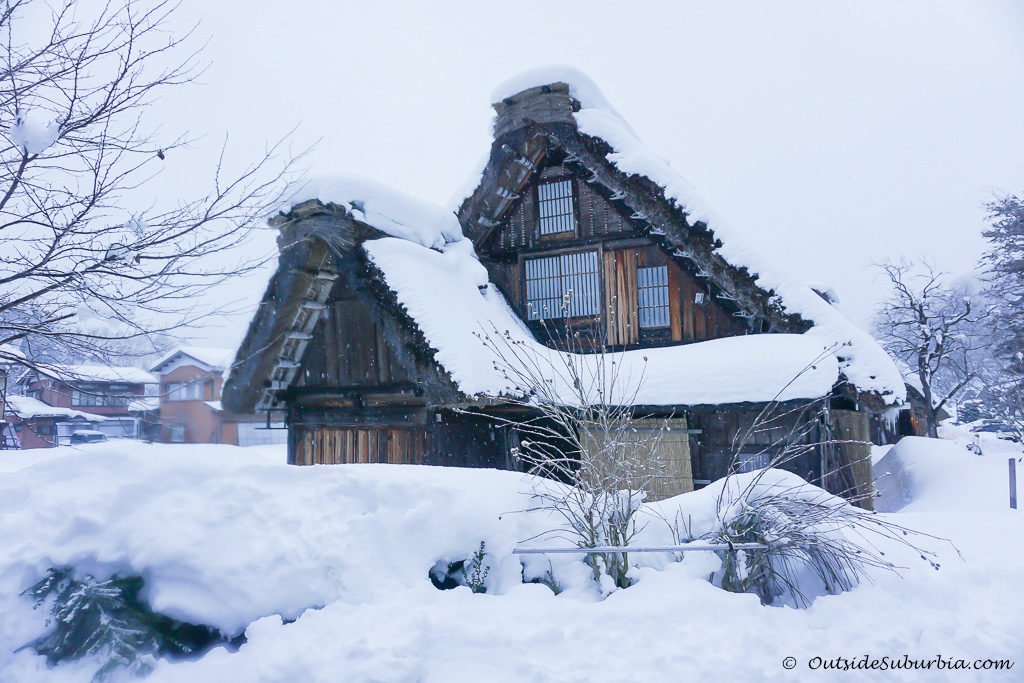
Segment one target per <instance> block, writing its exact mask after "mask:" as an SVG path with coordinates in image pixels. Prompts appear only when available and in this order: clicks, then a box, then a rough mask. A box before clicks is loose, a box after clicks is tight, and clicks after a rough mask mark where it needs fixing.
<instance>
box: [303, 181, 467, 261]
mask: <svg viewBox="0 0 1024 683" xmlns="http://www.w3.org/2000/svg"><path fill="white" fill-rule="evenodd" d="M310 199H319V200H320V201H321V202H324V203H328V202H333V203H335V204H338V205H340V206H344V207H345V208H346V209H347V210H348V211H349V213H351V214H352V215H353V216H354V217H355V218H356V219H358V220H360V221H362V222H364V223H366V224H367V225H370V226H372V227H374V228H377V229H378V230H380V231H381V232H384V233H386V234H388V235H391V236H393V237H400V238H402V239H404V240H409V241H410V242H416V243H417V244H422V245H423V246H425V247H435V248H437V247H441V246H443V245H444V244H445V243H446V242H457V241H459V240H461V239H462V226H461V225H459V219H458V218H457V217H456V215H455V213H454V212H452V211H446V210H445V209H444V208H442V207H440V206H438V205H436V204H432V203H430V202H425V201H423V200H421V199H417V198H415V197H411V196H409V195H407V194H404V193H402V192H399V191H398V190H394V189H392V188H390V187H388V186H387V185H383V184H381V183H379V182H377V181H376V180H371V179H370V178H367V177H365V176H360V175H340V176H329V177H320V178H314V179H312V180H310V181H309V182H307V183H306V184H305V185H303V187H302V188H301V189H300V190H299V191H298V192H296V193H295V195H293V196H292V198H291V199H290V200H289V202H288V203H287V206H286V207H284V208H283V210H284V211H287V210H288V209H290V208H291V207H293V206H295V205H296V204H301V203H302V202H305V201H309V200H310Z"/></svg>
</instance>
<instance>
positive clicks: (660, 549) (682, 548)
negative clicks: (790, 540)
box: [512, 543, 769, 555]
mask: <svg viewBox="0 0 1024 683" xmlns="http://www.w3.org/2000/svg"><path fill="white" fill-rule="evenodd" d="M768 547H769V546H768V545H766V544H764V543H733V544H732V545H728V544H725V543H690V544H687V545H666V546H651V547H643V546H637V547H635V548H634V547H633V546H628V545H613V546H598V547H596V548H516V549H515V550H513V551H512V554H513V555H548V554H550V555H557V554H568V553H583V554H586V555H591V554H596V553H681V552H686V551H687V550H767V549H768Z"/></svg>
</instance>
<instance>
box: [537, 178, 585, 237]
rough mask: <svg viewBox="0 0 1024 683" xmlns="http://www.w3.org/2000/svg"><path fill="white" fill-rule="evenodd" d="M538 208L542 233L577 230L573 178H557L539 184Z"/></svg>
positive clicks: (554, 233) (549, 233)
mask: <svg viewBox="0 0 1024 683" xmlns="http://www.w3.org/2000/svg"><path fill="white" fill-rule="evenodd" d="M537 208H538V215H539V216H540V226H539V227H540V234H541V235H556V234H559V233H563V232H572V233H575V232H576V211H575V208H574V206H573V194H572V180H569V179H565V180H555V181H553V182H548V183H541V184H540V185H538V186H537Z"/></svg>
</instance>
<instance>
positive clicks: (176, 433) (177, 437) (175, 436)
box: [171, 425, 185, 443]
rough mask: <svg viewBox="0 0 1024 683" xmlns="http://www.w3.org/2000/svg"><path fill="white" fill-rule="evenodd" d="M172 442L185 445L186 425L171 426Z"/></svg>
mask: <svg viewBox="0 0 1024 683" xmlns="http://www.w3.org/2000/svg"><path fill="white" fill-rule="evenodd" d="M171 442H172V443H185V425H171Z"/></svg>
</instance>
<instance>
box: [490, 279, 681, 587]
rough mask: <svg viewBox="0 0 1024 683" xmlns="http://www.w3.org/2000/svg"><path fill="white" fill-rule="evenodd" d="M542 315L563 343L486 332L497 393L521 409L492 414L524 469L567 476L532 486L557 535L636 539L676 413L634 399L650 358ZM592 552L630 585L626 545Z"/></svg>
mask: <svg viewBox="0 0 1024 683" xmlns="http://www.w3.org/2000/svg"><path fill="white" fill-rule="evenodd" d="M571 296H572V293H571V292H570V293H569V294H568V295H567V296H566V300H565V301H564V302H563V309H566V310H565V311H563V313H567V310H568V308H569V299H570V298H571ZM541 322H542V324H543V325H544V327H545V331H546V334H547V335H548V336H549V337H550V338H552V339H554V340H555V341H556V345H557V346H558V347H559V348H562V349H565V350H566V351H565V352H558V351H554V350H551V349H545V348H544V347H541V346H540V345H537V344H533V343H531V342H529V341H527V340H526V339H524V338H522V337H520V336H518V335H513V334H512V333H510V332H509V331H507V330H504V331H502V330H498V329H496V328H492V329H490V330H483V331H481V332H480V333H478V337H479V338H480V339H481V340H482V342H483V343H484V345H485V346H487V347H488V348H489V349H490V350H491V351H492V353H493V355H494V357H495V359H496V360H495V363H494V367H495V369H496V370H497V371H498V372H499V373H500V374H501V376H502V377H503V379H504V380H505V382H506V383H507V384H506V389H505V391H504V392H503V393H502V394H501V395H500V396H498V397H496V398H495V400H496V401H497V402H498V403H501V404H503V405H505V406H506V407H510V408H514V409H517V410H516V413H517V414H515V415H514V416H513V417H504V416H502V415H500V414H498V415H495V414H493V413H492V414H489V415H488V417H490V418H491V419H493V420H495V421H496V422H498V423H499V424H502V425H505V426H508V427H510V428H512V429H514V430H515V433H516V434H517V438H518V441H519V442H518V445H516V446H514V447H513V449H512V450H513V455H514V457H516V458H517V460H518V462H519V464H520V465H521V466H522V467H523V469H525V470H526V471H528V472H530V473H531V474H537V475H541V476H544V477H547V478H549V479H555V480H558V481H559V482H561V484H554V483H552V484H550V485H548V484H540V485H537V486H536V487H535V489H534V491H533V492H532V493H533V495H534V498H535V500H536V501H538V508H539V509H545V510H549V511H551V512H552V513H554V514H555V515H556V516H557V517H560V518H561V519H562V520H563V522H564V523H565V526H564V527H563V528H561V529H558V530H555V531H552V532H551V534H552V535H561V536H562V537H563V538H565V539H566V540H568V541H569V542H571V543H573V544H574V545H575V546H577V547H580V548H595V547H602V546H616V547H625V546H629V545H630V544H631V543H632V542H633V540H634V539H635V537H636V535H637V534H638V533H639V532H640V531H641V530H642V528H643V526H644V522H643V521H642V519H641V517H640V514H639V513H640V511H641V509H642V503H643V501H644V499H645V498H646V497H647V496H649V495H650V494H652V493H653V492H655V491H656V490H661V489H662V488H663V486H664V484H665V482H666V479H668V478H671V477H670V474H671V473H670V472H668V471H667V470H668V463H667V462H665V459H664V457H663V456H662V454H661V448H660V445H661V443H662V440H663V439H664V437H665V435H666V434H667V433H668V432H670V431H671V430H672V422H671V419H670V417H664V416H661V417H657V416H653V415H647V414H644V413H643V412H642V411H640V410H638V409H637V408H635V407H634V404H635V403H636V397H637V394H638V392H639V390H640V388H641V386H642V385H643V381H644V369H645V367H646V358H643V359H642V362H641V364H639V366H638V367H633V364H631V363H627V362H624V361H623V358H624V353H623V352H611V351H608V350H607V349H606V347H604V346H603V345H602V344H600V340H598V339H595V338H594V337H593V336H592V334H591V333H590V331H589V330H587V329H586V328H585V326H579V327H577V326H575V325H573V324H571V323H567V324H566V325H565V326H559V325H555V324H552V323H550V322H548V321H545V320H542V321H541ZM524 415H525V417H524ZM587 557H588V559H587V562H589V563H590V565H591V567H592V569H593V572H594V579H595V581H596V582H597V583H598V584H599V585H602V584H604V582H605V581H607V580H610V582H611V585H604V586H603V587H604V588H606V589H608V590H610V589H612V588H613V587H619V588H624V587H626V586H628V585H629V578H628V577H627V573H628V571H629V558H628V553H624V552H609V553H602V554H594V555H588V556H587ZM604 577H607V579H605V578H604Z"/></svg>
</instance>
